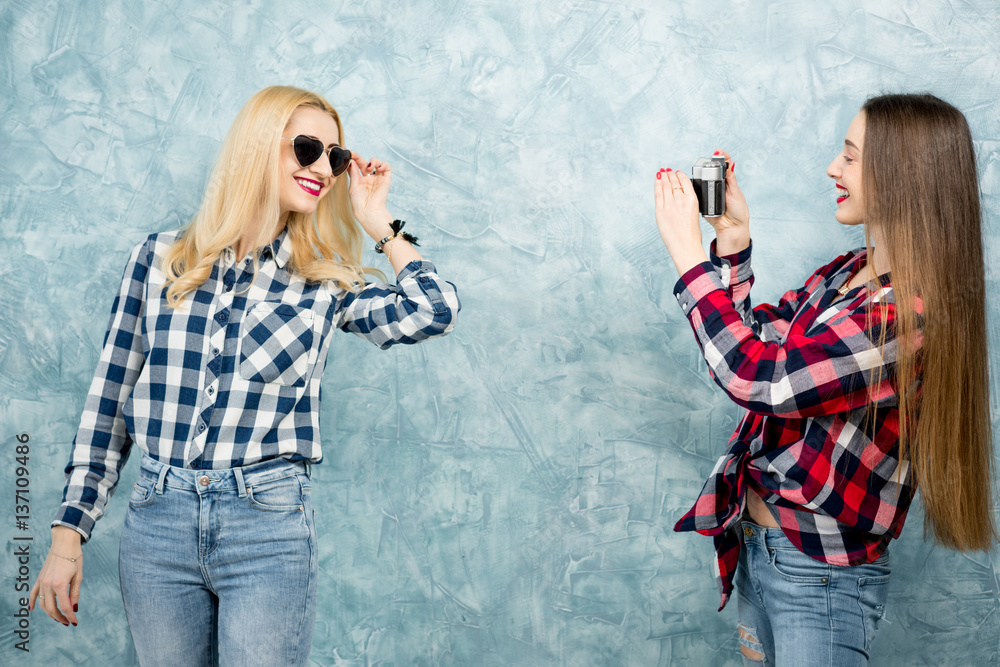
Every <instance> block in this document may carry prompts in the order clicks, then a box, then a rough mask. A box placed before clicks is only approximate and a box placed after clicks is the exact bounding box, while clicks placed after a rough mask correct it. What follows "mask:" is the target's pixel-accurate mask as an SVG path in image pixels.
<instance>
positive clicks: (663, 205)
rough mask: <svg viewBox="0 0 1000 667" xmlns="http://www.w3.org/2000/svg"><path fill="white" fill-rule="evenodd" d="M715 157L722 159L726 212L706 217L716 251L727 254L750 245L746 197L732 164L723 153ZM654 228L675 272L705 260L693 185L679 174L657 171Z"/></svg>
mask: <svg viewBox="0 0 1000 667" xmlns="http://www.w3.org/2000/svg"><path fill="white" fill-rule="evenodd" d="M715 154H716V155H721V156H724V157H725V158H726V161H727V162H728V163H729V169H728V170H727V172H726V211H725V213H723V214H722V215H721V216H719V217H713V218H706V220H707V221H708V222H709V224H711V225H712V227H713V228H714V229H715V234H716V239H717V243H716V251H717V252H718V253H719V255H729V254H733V253H736V252H739V251H740V250H743V249H744V248H746V247H747V246H748V245H749V244H750V211H749V209H748V208H747V202H746V198H745V197H744V196H743V192H742V191H741V190H740V188H739V185H738V184H737V183H736V175H735V174H734V173H733V171H734V168H735V164H734V163H733V162H732V159H731V158H730V157H729V154H728V153H726V152H725V151H716V153H715ZM654 195H655V210H656V226H657V228H658V229H659V231H660V238H662V239H663V244H664V245H665V246H666V247H667V251H668V252H669V253H670V257H671V258H672V259H673V260H674V264H675V265H676V266H677V271H678V273H680V274H681V275H684V274H685V273H686V272H687V271H688V270H689V269H691V268H692V267H694V266H696V265H698V264H700V263H701V262H704V261H706V260H707V259H708V255H707V254H706V253H705V249H704V247H703V246H702V236H701V227H700V226H699V225H698V210H699V209H698V197H697V196H696V195H695V192H694V185H693V184H692V182H691V179H690V178H688V176H687V174H685V173H684V172H682V171H673V170H671V169H661V170H660V171H659V172H657V174H656V181H655V182H654Z"/></svg>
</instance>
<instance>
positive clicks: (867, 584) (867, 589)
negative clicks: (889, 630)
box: [858, 575, 889, 653]
mask: <svg viewBox="0 0 1000 667" xmlns="http://www.w3.org/2000/svg"><path fill="white" fill-rule="evenodd" d="M888 594H889V575H884V576H881V577H861V578H860V579H858V606H860V607H861V619H862V622H863V624H864V628H865V652H866V653H867V652H869V651H871V647H872V640H873V639H875V635H876V634H877V633H878V630H879V628H880V627H881V625H882V621H883V620H884V619H885V601H886V598H887V597H888Z"/></svg>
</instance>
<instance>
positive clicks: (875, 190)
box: [861, 94, 997, 551]
mask: <svg viewBox="0 0 1000 667" xmlns="http://www.w3.org/2000/svg"><path fill="white" fill-rule="evenodd" d="M862 111H864V113H865V139H864V149H863V151H862V158H861V159H862V189H863V191H864V194H865V197H864V202H865V229H866V234H868V235H869V236H870V232H871V230H873V229H877V230H878V236H879V238H880V239H881V242H882V243H883V244H884V245H885V247H884V248H879V251H880V252H881V253H883V256H884V257H885V258H886V259H887V260H888V264H889V271H890V273H891V276H892V288H893V291H894V293H895V304H896V339H897V342H898V346H897V349H898V350H899V354H898V357H897V358H898V361H897V367H896V383H897V394H898V397H899V416H900V443H899V446H900V458H901V459H903V460H909V465H910V470H911V473H912V474H913V476H914V477H913V479H914V481H915V482H916V483H917V485H918V488H919V489H920V491H921V493H922V495H923V498H924V504H925V506H926V513H925V519H924V529H925V530H927V529H930V531H931V532H932V533H933V535H934V536H935V537H936V538H937V540H938V541H939V542H941V543H942V544H944V545H946V546H949V547H953V548H956V549H960V550H963V551H965V550H971V549H988V548H990V547H991V546H992V545H993V543H994V542H995V541H996V539H997V529H996V525H995V523H994V519H993V515H992V506H993V438H992V433H991V427H990V412H989V370H988V357H987V337H986V287H985V270H984V264H983V244H982V237H981V230H980V221H981V213H980V203H979V181H978V178H977V175H976V156H975V151H974V149H973V145H972V135H971V134H970V132H969V126H968V123H966V120H965V117H964V116H963V115H962V113H961V112H960V111H959V110H958V109H956V108H955V107H953V106H952V105H950V104H948V103H947V102H944V101H943V100H940V99H938V98H937V97H934V96H933V95H926V94H925V95H881V96H878V97H873V98H871V99H869V100H868V101H867V102H865V104H864V106H863V107H862ZM870 244H871V243H870V240H869V246H870ZM870 256H871V255H870V254H869V257H870Z"/></svg>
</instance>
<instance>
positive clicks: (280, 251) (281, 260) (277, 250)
mask: <svg viewBox="0 0 1000 667" xmlns="http://www.w3.org/2000/svg"><path fill="white" fill-rule="evenodd" d="M260 256H261V258H262V259H267V258H269V257H273V258H274V263H275V264H277V265H278V268H279V269H283V268H285V264H286V263H287V262H288V258H289V257H291V256H292V242H291V241H289V240H288V229H287V228H285V229H283V230H281V233H280V234H278V236H277V238H275V239H274V240H273V241H271V243H269V244H268V245H266V246H264V247H263V248H261V251H260ZM221 257H222V261H223V262H225V263H226V264H227V265H228V264H232V263H233V262H235V261H236V259H237V258H236V253H235V252H233V248H232V246H230V247H228V248H226V249H225V250H223V251H222V255H221Z"/></svg>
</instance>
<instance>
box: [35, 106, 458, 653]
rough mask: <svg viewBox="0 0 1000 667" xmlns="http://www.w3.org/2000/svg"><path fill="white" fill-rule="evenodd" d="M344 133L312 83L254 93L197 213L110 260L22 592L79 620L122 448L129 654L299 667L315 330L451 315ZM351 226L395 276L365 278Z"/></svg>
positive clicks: (388, 341) (307, 620)
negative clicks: (40, 543) (128, 472)
mask: <svg viewBox="0 0 1000 667" xmlns="http://www.w3.org/2000/svg"><path fill="white" fill-rule="evenodd" d="M343 141H344V139H343V131H342V128H341V123H340V118H339V116H338V115H337V112H336V111H335V110H334V108H333V107H332V106H330V104H329V103H328V102H327V101H326V100H324V99H323V98H322V97H320V96H318V95H316V94H313V93H310V92H307V91H304V90H299V89H296V88H289V87H271V88H266V89H264V90H262V91H260V92H259V93H257V94H256V95H254V96H253V97H252V98H251V99H250V100H249V101H248V102H247V103H246V105H245V106H244V107H243V109H242V110H241V111H240V113H239V115H238V116H237V118H236V120H235V122H234V123H233V126H232V128H231V130H230V132H229V135H228V136H227V138H226V141H225V143H224V144H223V147H222V151H221V154H220V156H219V158H218V162H217V164H216V166H215V170H214V172H213V174H212V177H211V180H210V182H209V185H208V188H207V190H206V195H205V198H204V200H203V202H202V205H201V208H200V209H199V211H198V213H197V215H196V216H195V218H194V220H193V221H192V223H191V224H190V225H189V226H188V227H187V229H185V230H184V231H183V232H168V233H161V234H153V235H151V236H150V237H149V238H147V239H146V240H145V241H144V242H143V243H141V244H140V245H139V246H137V247H136V248H135V250H134V251H133V252H132V256H131V258H130V259H129V261H128V264H127V266H126V268H125V275H124V280H123V282H122V286H121V289H120V290H119V292H118V295H117V297H116V298H115V301H114V304H113V306H112V312H111V322H110V325H109V327H108V333H107V336H106V337H105V342H104V347H103V350H102V353H101V357H100V361H99V363H98V367H97V371H96V374H95V378H94V381H93V384H92V385H91V388H90V392H89V394H88V396H87V401H86V405H85V407H84V411H83V417H82V419H81V425H80V430H79V432H78V433H77V436H76V440H75V442H74V447H73V452H72V457H71V460H70V463H69V465H68V466H67V476H66V477H67V481H66V487H65V491H64V495H63V504H62V506H61V507H60V509H59V512H58V514H57V516H56V519H55V521H54V522H53V527H52V546H51V549H50V551H49V554H48V557H47V558H46V560H45V563H44V565H43V567H42V570H41V572H40V574H39V576H38V580H37V581H36V582H35V585H34V587H33V588H32V591H31V598H30V603H31V606H32V608H34V605H35V604H36V596H37V604H38V605H39V606H41V607H42V609H44V611H45V613H47V614H48V615H49V616H51V617H52V618H54V619H55V620H57V621H59V622H61V623H63V624H65V625H69V624H72V625H76V624H77V613H78V600H79V597H80V586H81V583H82V578H83V552H82V549H81V543H83V542H85V541H86V540H87V539H88V538H89V537H90V534H91V530H92V529H93V527H94V523H95V522H96V521H97V520H98V519H99V518H100V517H101V515H102V514H103V513H104V509H105V506H106V505H107V503H108V500H109V498H110V497H111V494H112V493H113V492H114V489H115V486H116V484H117V483H118V478H119V472H120V471H121V468H122V466H123V465H124V464H125V460H126V458H127V457H128V455H129V452H130V450H131V449H132V448H133V446H136V447H138V449H139V450H140V451H141V454H142V464H141V471H140V474H139V477H138V480H137V481H136V483H135V486H134V487H133V489H132V491H131V497H130V499H129V509H128V513H127V515H126V519H125V525H124V528H123V531H122V538H121V549H120V558H119V570H120V579H121V586H122V597H123V599H124V602H125V611H126V615H127V618H128V622H129V627H130V630H131V632H132V638H133V640H134V643H135V648H136V651H137V653H138V655H139V660H140V662H141V664H142V665H144V666H145V665H209V664H212V663H213V661H216V662H220V663H221V664H234V665H235V664H239V665H302V664H306V662H307V659H308V656H309V648H310V643H311V640H312V633H313V626H314V622H315V614H316V583H317V582H316V579H317V552H316V533H315V529H314V525H313V507H312V504H311V502H310V476H309V472H310V464H312V463H318V462H319V461H320V460H321V458H322V452H321V450H320V440H319V438H320V430H319V395H320V381H321V379H322V377H323V368H324V365H325V360H326V356H327V350H328V349H329V345H330V340H331V334H332V333H333V332H334V331H336V330H337V329H342V330H344V331H350V332H353V333H356V334H358V335H360V336H363V337H364V338H367V339H368V340H370V341H371V342H373V343H375V344H376V345H378V346H379V347H381V348H386V347H389V346H390V345H393V344H395V343H416V342H418V341H421V340H424V339H426V338H431V337H434V336H440V335H443V334H446V333H448V332H449V331H451V329H452V328H453V327H454V325H455V318H456V315H457V313H458V310H459V307H460V306H459V301H458V297H457V294H456V291H455V287H454V285H452V284H451V283H448V282H446V281H444V280H442V279H441V278H439V277H438V276H437V274H436V273H435V269H434V266H433V265H432V264H431V263H430V262H427V261H424V260H423V259H422V258H421V256H420V254H419V253H418V252H417V250H416V248H414V245H415V242H416V239H415V238H414V237H413V236H411V235H409V234H408V233H405V232H402V229H401V227H402V224H401V223H400V222H399V221H394V220H393V216H392V215H391V214H390V213H389V212H388V210H387V208H386V196H387V193H388V190H389V183H390V180H391V177H392V170H391V169H390V168H389V165H388V164H386V163H384V162H381V161H379V160H370V161H369V160H365V159H363V158H361V157H360V156H359V155H357V154H356V153H352V152H350V151H348V150H347V149H345V148H343V147H342V144H343ZM345 174H346V175H347V176H349V181H350V185H348V178H345V177H344V176H345ZM358 223H360V227H359V225H358ZM365 235H367V236H368V237H369V238H370V239H371V240H372V241H374V242H376V249H377V250H378V251H379V252H382V253H384V254H385V256H386V258H387V259H388V260H389V263H390V264H391V265H392V269H393V273H394V274H395V275H396V285H395V286H389V285H385V284H381V283H378V282H371V283H369V282H367V281H366V279H365V274H366V273H368V272H370V271H371V270H370V269H368V268H366V267H364V266H362V264H361V249H362V243H363V238H364V236H365Z"/></svg>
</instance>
